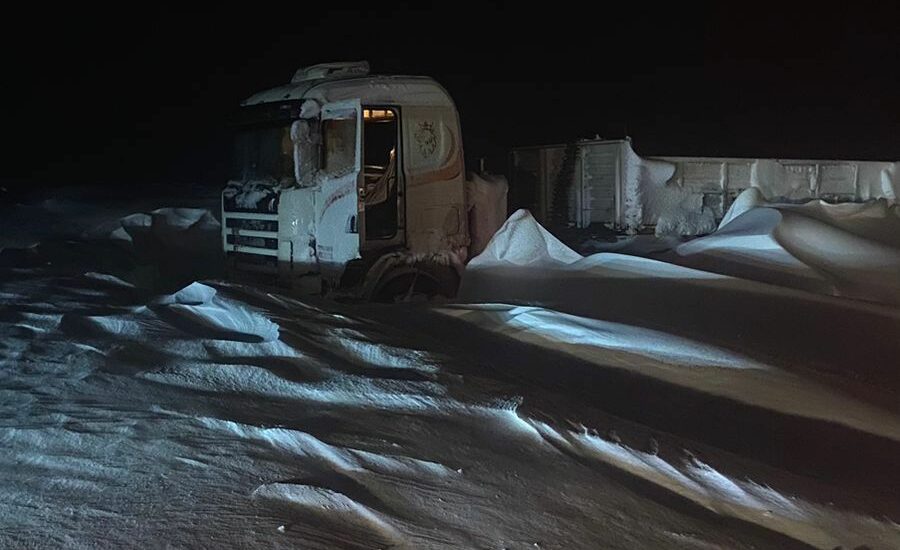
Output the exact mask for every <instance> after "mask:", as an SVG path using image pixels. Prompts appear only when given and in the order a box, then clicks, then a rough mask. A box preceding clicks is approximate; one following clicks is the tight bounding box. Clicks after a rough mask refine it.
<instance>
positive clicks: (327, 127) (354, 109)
mask: <svg viewBox="0 0 900 550" xmlns="http://www.w3.org/2000/svg"><path fill="white" fill-rule="evenodd" d="M321 118H322V160H321V167H320V170H319V174H318V177H317V179H318V180H319V185H320V187H319V189H318V196H317V200H316V211H317V212H316V214H317V215H316V219H317V222H318V223H317V224H316V225H317V227H316V228H315V235H316V242H315V253H316V258H317V259H318V263H319V267H320V270H321V273H322V276H323V277H324V278H326V279H330V280H332V281H337V280H339V279H340V277H341V275H342V274H343V270H344V267H345V266H346V264H347V262H349V261H351V260H354V259H356V258H359V248H360V242H361V239H363V238H364V233H363V231H364V229H363V228H364V227H365V205H364V204H362V199H360V191H359V190H360V189H361V188H364V187H363V186H362V183H363V182H362V109H361V107H360V102H359V100H350V101H339V102H334V103H326V104H325V105H323V106H322V115H321Z"/></svg>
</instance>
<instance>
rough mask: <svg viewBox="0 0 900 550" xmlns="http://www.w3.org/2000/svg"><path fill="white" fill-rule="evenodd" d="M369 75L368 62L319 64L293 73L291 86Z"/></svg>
mask: <svg viewBox="0 0 900 550" xmlns="http://www.w3.org/2000/svg"><path fill="white" fill-rule="evenodd" d="M367 74H369V62H368V61H345V62H339V63H320V64H318V65H312V66H310V67H300V68H299V69H297V72H295V73H294V77H293V78H292V79H291V84H298V83H300V82H306V81H307V80H331V79H339V78H350V77H354V76H365V75H367Z"/></svg>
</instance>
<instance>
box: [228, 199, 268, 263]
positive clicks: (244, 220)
mask: <svg viewBox="0 0 900 550" xmlns="http://www.w3.org/2000/svg"><path fill="white" fill-rule="evenodd" d="M222 221H223V225H224V227H223V230H222V246H223V248H224V250H225V252H226V253H227V254H228V257H229V258H230V259H232V260H233V261H234V266H235V267H236V268H238V269H242V270H247V271H265V272H276V271H277V270H278V215H277V214H265V213H257V212H233V211H228V210H226V211H225V212H223V220H222Z"/></svg>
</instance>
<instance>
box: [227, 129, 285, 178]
mask: <svg viewBox="0 0 900 550" xmlns="http://www.w3.org/2000/svg"><path fill="white" fill-rule="evenodd" d="M232 159H233V162H234V164H233V166H232V174H231V177H232V179H235V180H238V181H269V182H272V183H278V184H282V185H291V184H293V182H294V153H293V142H292V141H291V125H290V123H289V122H288V123H283V122H279V123H278V124H267V125H256V126H249V127H244V128H239V129H238V130H237V133H236V135H235V140H234V155H233V156H232Z"/></svg>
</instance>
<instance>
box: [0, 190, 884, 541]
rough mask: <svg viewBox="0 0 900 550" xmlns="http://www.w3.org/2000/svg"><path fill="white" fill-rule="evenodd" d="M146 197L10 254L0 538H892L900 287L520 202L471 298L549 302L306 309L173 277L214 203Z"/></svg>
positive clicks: (1, 385)
mask: <svg viewBox="0 0 900 550" xmlns="http://www.w3.org/2000/svg"><path fill="white" fill-rule="evenodd" d="M194 206H196V205H194ZM0 208H4V207H0ZM38 210H39V207H36V209H35V210H34V212H35V215H34V216H33V218H34V219H44V218H42V217H41V215H40V214H39V213H37V212H38ZM100 210H101V209H97V211H98V213H101V212H100ZM76 211H83V210H78V209H76ZM135 211H142V212H146V213H145V214H138V215H136V216H124V214H122V213H118V214H115V216H117V217H114V216H113V215H112V214H111V213H110V212H102V213H101V214H102V215H97V216H95V221H97V222H98V223H97V224H96V225H98V226H99V227H98V228H96V229H95V230H92V231H85V230H86V229H88V228H86V227H85V228H79V229H78V232H77V235H75V236H73V237H69V238H67V240H65V241H64V244H65V246H60V245H58V244H55V243H58V241H56V240H54V239H48V238H46V237H44V238H42V239H41V240H42V244H40V245H38V246H35V247H32V248H29V249H27V250H26V251H23V250H21V249H15V248H9V249H7V250H4V251H3V252H2V254H0V472H2V473H3V477H2V481H0V494H2V495H3V498H2V499H0V547H4V548H5V547H9V548H121V547H134V548H148V547H149V548H155V547H167V546H170V547H177V548H183V547H213V548H215V547H265V548H270V547H276V548H282V547H283V548H514V549H519V548H521V549H525V548H528V549H535V548H544V549H549V548H559V549H563V548H564V549H570V548H634V549H643V548H686V549H687V548H728V549H732V548H736V549H740V548H748V549H749V548H757V549H758V548H779V549H780V548H805V547H808V546H806V545H811V546H814V547H818V548H828V549H832V548H834V547H836V546H841V547H843V548H855V547H857V546H860V545H868V546H869V547H871V548H873V549H874V548H892V547H897V546H898V545H900V526H898V525H897V523H896V522H897V521H898V518H900V504H898V502H897V497H896V495H897V487H898V482H900V474H898V472H897V471H896V468H895V465H896V462H897V458H898V456H900V454H898V449H900V435H898V428H897V426H898V424H897V415H898V413H900V411H898V406H897V399H896V389H897V388H898V386H900V383H898V382H900V375H898V373H896V372H894V371H892V370H891V369H890V368H888V367H885V365H887V364H890V365H893V364H894V363H892V362H889V360H890V358H895V357H897V356H898V352H900V349H898V346H900V342H898V339H896V338H893V339H892V338H886V337H885V335H890V334H897V333H898V332H897V330H898V326H900V321H898V317H897V315H896V314H895V310H893V309H890V308H885V307H883V306H875V305H866V304H859V303H857V302H851V301H849V300H842V299H837V298H830V297H821V296H816V295H807V294H805V293H801V292H799V291H796V290H790V289H788V290H781V289H778V288H776V287H772V286H768V285H763V284H760V283H754V282H749V281H741V280H738V279H734V278H731V277H727V276H723V275H718V274H711V273H708V272H702V271H698V270H693V269H690V268H686V267H681V266H675V265H670V264H665V263H661V262H655V261H652V260H646V259H643V258H633V257H627V256H621V255H618V254H601V255H599V256H600V258H597V257H591V258H582V257H581V256H580V255H578V254H575V253H574V252H572V251H571V250H569V249H567V248H566V247H565V246H563V245H561V244H560V243H558V242H556V241H555V240H554V239H553V238H552V236H550V235H549V234H548V233H546V232H545V231H544V230H543V229H542V228H541V227H540V226H538V225H537V224H534V223H532V221H531V220H530V217H529V216H528V215H527V214H525V213H519V214H518V215H517V216H514V218H513V219H512V220H510V222H508V223H507V224H506V225H505V226H504V229H503V230H502V231H501V233H500V234H499V235H498V236H497V237H495V239H494V240H493V242H492V244H491V245H490V246H489V247H488V250H487V251H486V252H485V254H482V255H481V256H479V257H478V258H476V259H475V260H473V262H472V263H471V264H470V272H468V273H467V274H466V277H465V278H464V283H463V284H464V292H466V297H467V298H468V299H469V300H471V301H474V302H478V301H486V300H483V299H479V296H486V297H488V298H490V301H507V302H509V303H522V302H529V303H534V304H539V305H536V306H530V307H522V306H514V305H493V306H487V305H478V304H472V305H467V306H463V305H457V306H441V311H434V308H428V307H406V306H402V305H398V306H388V307H378V306H374V305H373V306H354V307H350V306H342V305H339V304H335V303H332V302H328V301H324V300H309V299H304V300H303V301H300V300H298V299H295V298H291V297H288V296H285V295H282V294H280V293H278V292H276V291H272V290H269V289H254V288H250V287H246V286H241V285H238V284H228V283H224V282H221V281H214V280H205V281H193V280H182V279H183V278H184V276H185V275H187V274H188V273H187V270H188V268H189V267H194V268H196V267H197V266H199V267H201V268H203V269H207V268H208V267H209V266H206V265H203V263H202V262H199V261H198V262H191V261H189V260H188V259H187V257H186V256H183V255H182V254H181V252H179V251H181V250H187V249H192V248H194V247H196V248H195V252H196V254H197V257H198V258H202V257H203V256H202V254H203V250H204V249H203V247H204V246H207V244H204V243H205V241H204V239H205V238H206V237H205V236H207V235H212V237H211V238H212V241H211V242H213V244H211V245H209V246H217V245H218V225H217V224H216V223H214V221H215V220H212V219H209V218H207V215H208V214H205V213H204V212H203V211H202V210H201V211H197V210H195V209H190V210H183V209H174V208H167V209H160V208H159V207H158V206H154V207H152V208H149V207H148V208H146V209H145V208H144V207H143V206H142V207H138V208H135ZM2 214H3V212H0V215H2ZM117 220H118V221H117ZM87 221H88V220H87V219H86V218H85V223H87ZM18 227H19V229H20V230H21V231H22V232H24V231H25V230H26V229H27V224H26V223H25V222H24V221H23V222H22V223H21V224H20V225H19V226H18ZM141 228H145V229H141ZM146 228H149V229H146ZM154 228H156V229H154ZM78 235H81V236H80V237H78ZM136 235H139V236H138V237H136ZM126 236H127V237H128V238H127V239H126V238H125V237H126ZM76 237H77V238H76ZM180 237H181V238H180ZM216 249H217V248H216ZM170 253H171V254H174V255H175V257H176V258H180V260H179V261H180V263H182V264H184V269H180V270H177V271H171V270H165V269H158V270H156V271H155V272H154V277H153V278H147V277H144V276H138V274H141V273H145V272H146V270H147V265H148V262H150V263H151V264H150V265H158V264H152V262H155V261H157V260H158V259H159V258H166V257H169V256H168V255H169V254H170ZM202 272H203V271H202V270H201V272H200V273H202ZM648 272H649V273H652V276H648ZM470 275H471V277H470ZM148 281H149V282H148ZM176 281H179V282H177V283H176ZM150 283H152V284H150ZM165 283H169V284H165ZM573 296H574V297H576V298H578V300H577V301H574V303H573V300H571V299H570V298H572V297H573ZM551 307H552V308H556V309H555V310H552V309H549V308H551ZM776 310H777V315H778V317H779V318H778V322H777V323H774V324H780V325H782V326H790V327H791V331H790V334H789V335H788V336H789V337H786V336H785V335H784V334H782V333H778V332H776V331H775V330H774V327H771V326H768V325H773V323H772V321H771V318H772V317H773V316H775V313H774V312H775V311H776ZM563 312H567V313H563ZM736 312H737V313H736ZM448 314H449V315H448ZM836 319H837V321H836ZM473 323H477V324H479V325H482V326H483V328H484V329H487V330H481V329H479V328H476V327H474V326H473ZM804 323H805V324H804ZM848 330H849V332H846V331H848ZM840 334H843V336H842V337H843V338H844V342H848V341H849V342H853V343H854V344H855V345H857V346H858V349H852V347H851V346H846V345H840V343H839V341H838V340H839V338H838V336H839V335H840ZM793 345H796V346H797V347H796V348H793V347H791V346H793ZM848 365H852V366H853V372H852V376H851V375H850V373H848V372H846V370H847V368H848ZM766 387H768V388H769V389H770V390H771V391H765V388H766ZM773 387H774V388H776V389H775V390H772V388H773Z"/></svg>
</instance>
